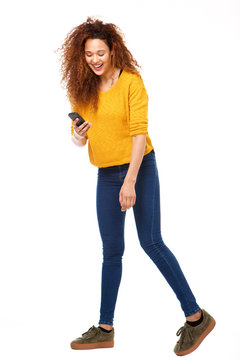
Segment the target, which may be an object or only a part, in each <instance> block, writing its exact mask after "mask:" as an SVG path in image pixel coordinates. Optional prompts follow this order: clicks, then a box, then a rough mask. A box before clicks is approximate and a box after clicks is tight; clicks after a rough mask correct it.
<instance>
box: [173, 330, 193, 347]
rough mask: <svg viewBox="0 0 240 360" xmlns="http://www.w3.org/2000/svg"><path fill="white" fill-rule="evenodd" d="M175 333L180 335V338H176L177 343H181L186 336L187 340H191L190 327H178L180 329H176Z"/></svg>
mask: <svg viewBox="0 0 240 360" xmlns="http://www.w3.org/2000/svg"><path fill="white" fill-rule="evenodd" d="M176 335H177V336H180V335H181V337H180V339H179V340H178V343H179V344H182V343H183V342H184V340H185V339H186V338H187V340H191V341H192V340H193V337H192V333H191V329H189V328H188V327H186V326H182V327H180V329H178V331H177V333H176Z"/></svg>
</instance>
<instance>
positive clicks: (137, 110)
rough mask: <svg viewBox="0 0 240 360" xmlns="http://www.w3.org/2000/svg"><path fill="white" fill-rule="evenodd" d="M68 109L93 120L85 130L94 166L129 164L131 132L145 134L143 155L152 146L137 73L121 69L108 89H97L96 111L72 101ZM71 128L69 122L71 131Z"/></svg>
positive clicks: (85, 118)
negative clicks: (75, 104)
mask: <svg viewBox="0 0 240 360" xmlns="http://www.w3.org/2000/svg"><path fill="white" fill-rule="evenodd" d="M70 104H71V102H70ZM71 111H72V112H73V111H77V112H78V113H79V114H80V115H81V116H82V117H83V118H84V120H86V121H89V122H90V123H92V126H91V128H90V129H89V130H88V132H87V138H88V154H89V159H90V162H91V163H92V164H93V165H95V166H97V167H107V166H113V165H121V164H125V163H130V160H131V151H132V136H134V135H138V134H146V148H145V152H144V155H146V154H148V153H149V152H150V151H151V150H152V149H153V145H152V143H151V140H150V137H149V135H148V95H147V92H146V89H145V86H144V83H143V80H142V77H141V75H140V74H139V75H136V74H132V73H129V72H126V71H125V70H123V72H122V74H121V75H120V77H119V79H118V80H117V82H116V83H115V84H114V86H113V87H112V88H111V89H109V90H107V91H99V102H98V110H97V112H95V113H93V112H92V111H90V106H88V107H86V108H84V109H81V108H80V106H75V107H73V105H72V104H71ZM73 131H74V128H73V125H72V124H71V134H73Z"/></svg>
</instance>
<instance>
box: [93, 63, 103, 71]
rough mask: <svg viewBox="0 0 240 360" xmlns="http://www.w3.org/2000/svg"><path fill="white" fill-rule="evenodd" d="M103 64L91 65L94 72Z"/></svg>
mask: <svg viewBox="0 0 240 360" xmlns="http://www.w3.org/2000/svg"><path fill="white" fill-rule="evenodd" d="M102 66H103V64H101V65H93V68H94V70H100V69H101V68H102Z"/></svg>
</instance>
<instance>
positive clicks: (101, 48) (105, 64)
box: [85, 39, 112, 76]
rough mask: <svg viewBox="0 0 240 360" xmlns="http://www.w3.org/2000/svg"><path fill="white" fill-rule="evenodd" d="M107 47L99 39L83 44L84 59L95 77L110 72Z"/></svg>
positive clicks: (110, 65) (89, 40)
mask: <svg viewBox="0 0 240 360" xmlns="http://www.w3.org/2000/svg"><path fill="white" fill-rule="evenodd" d="M111 55H112V51H111V52H110V49H109V47H108V46H107V44H106V43H105V41H103V40H101V39H88V40H87V41H86V43H85V59H86V62H87V64H88V66H89V67H90V68H91V69H92V70H93V72H94V73H95V74H96V75H99V76H101V75H106V74H107V73H108V72H109V71H111V70H112V64H111Z"/></svg>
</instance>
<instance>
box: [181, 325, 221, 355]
mask: <svg viewBox="0 0 240 360" xmlns="http://www.w3.org/2000/svg"><path fill="white" fill-rule="evenodd" d="M215 325H216V321H215V320H214V319H212V321H211V322H210V324H209V325H208V327H207V328H206V329H205V330H204V332H203V333H202V335H200V336H199V338H198V339H197V341H196V343H195V344H194V345H193V346H192V347H191V348H189V349H187V350H185V351H182V352H178V353H175V354H176V355H178V356H183V355H188V354H190V353H191V352H193V351H194V350H196V349H197V348H198V347H199V345H200V344H201V342H202V341H203V340H204V339H205V337H206V336H207V335H208V334H209V333H210V332H211V331H212V330H213V329H214V326H215Z"/></svg>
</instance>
